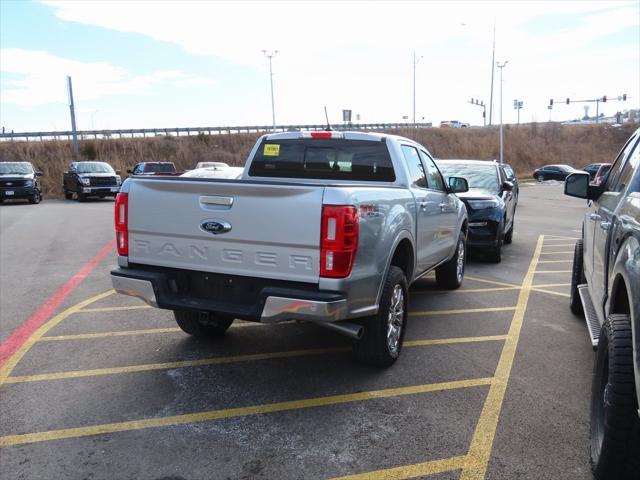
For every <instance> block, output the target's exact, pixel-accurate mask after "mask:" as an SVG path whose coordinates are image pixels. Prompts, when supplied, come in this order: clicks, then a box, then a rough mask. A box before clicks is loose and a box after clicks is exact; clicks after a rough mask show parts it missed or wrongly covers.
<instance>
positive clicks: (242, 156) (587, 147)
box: [0, 124, 636, 198]
mask: <svg viewBox="0 0 640 480" xmlns="http://www.w3.org/2000/svg"><path fill="white" fill-rule="evenodd" d="M635 128H636V125H630V124H627V125H625V126H623V127H620V128H613V127H611V126H608V125H565V126H563V125H557V124H551V125H549V124H532V125H523V126H520V127H515V126H508V127H506V128H505V161H507V162H508V163H510V164H512V165H513V166H514V167H515V169H516V171H517V172H518V173H519V176H520V177H523V178H524V177H527V176H530V175H531V171H532V170H533V169H534V168H536V167H538V166H540V165H544V164H549V163H568V164H570V165H573V166H575V167H582V166H585V165H587V164H589V163H595V162H607V161H612V160H613V159H614V157H615V155H616V154H617V152H618V150H619V149H620V148H621V147H622V145H623V144H624V142H625V141H626V139H627V138H629V136H630V135H631V134H632V133H633V131H634V130H635ZM388 133H394V134H398V135H403V136H405V137H408V138H412V139H414V140H416V141H417V142H419V143H421V144H423V145H425V146H426V147H427V148H428V149H429V151H430V152H431V153H432V154H433V155H435V156H436V157H437V158H475V159H482V160H491V159H494V158H498V156H499V139H498V129H497V128H496V127H490V128H472V129H453V128H428V129H417V130H415V129H412V128H408V129H400V130H394V131H390V132H388ZM259 136H260V134H257V133H253V134H230V135H211V136H208V135H198V136H191V137H171V136H166V137H164V136H163V137H155V138H118V139H105V140H84V141H82V142H81V150H82V151H83V152H89V151H91V150H94V151H95V154H96V156H97V158H96V159H97V160H101V161H105V162H108V163H110V164H111V165H112V166H113V167H114V168H115V169H117V170H122V172H125V171H126V170H127V169H128V168H131V167H132V166H133V165H134V164H135V163H137V162H140V161H145V160H147V161H171V162H174V163H175V164H176V166H177V167H178V169H179V170H184V169H188V168H193V166H194V165H195V164H196V163H197V162H202V161H220V162H226V163H228V164H230V165H236V166H242V165H244V162H245V160H246V158H247V156H248V154H249V151H250V150H251V147H252V146H253V144H254V143H255V141H256V139H257V138H258V137H259ZM72 157H73V154H72V149H71V144H70V142H68V141H45V142H2V143H0V161H28V162H31V163H33V164H34V165H35V166H36V168H38V169H40V170H42V171H43V172H44V174H45V175H44V177H43V178H42V185H43V193H44V195H45V196H47V197H49V198H53V197H58V198H59V197H61V196H62V189H61V186H62V172H64V171H65V170H66V169H67V167H68V165H69V163H70V162H71V160H72Z"/></svg>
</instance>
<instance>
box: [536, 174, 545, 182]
mask: <svg viewBox="0 0 640 480" xmlns="http://www.w3.org/2000/svg"><path fill="white" fill-rule="evenodd" d="M536 180H538V181H539V182H544V175H538V178H537V179H536Z"/></svg>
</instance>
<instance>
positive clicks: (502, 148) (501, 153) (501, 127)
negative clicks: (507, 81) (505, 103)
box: [496, 60, 509, 164]
mask: <svg viewBox="0 0 640 480" xmlns="http://www.w3.org/2000/svg"><path fill="white" fill-rule="evenodd" d="M507 63H509V60H505V61H504V62H502V64H500V62H496V66H497V67H498V68H499V69H500V164H503V163H504V127H503V124H502V70H503V69H504V67H506V66H507Z"/></svg>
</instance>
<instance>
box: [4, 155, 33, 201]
mask: <svg viewBox="0 0 640 480" xmlns="http://www.w3.org/2000/svg"><path fill="white" fill-rule="evenodd" d="M41 176H42V172H38V171H36V170H35V169H34V168H33V165H32V164H31V163H29V162H0V202H4V201H5V200H13V199H26V200H28V201H29V203H40V201H41V200H42V191H41V190H40V177H41Z"/></svg>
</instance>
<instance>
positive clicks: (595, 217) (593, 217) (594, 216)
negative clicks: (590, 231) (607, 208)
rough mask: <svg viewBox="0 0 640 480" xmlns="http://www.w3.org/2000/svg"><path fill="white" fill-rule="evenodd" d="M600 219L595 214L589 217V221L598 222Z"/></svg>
mask: <svg viewBox="0 0 640 480" xmlns="http://www.w3.org/2000/svg"><path fill="white" fill-rule="evenodd" d="M601 218H602V217H601V216H600V215H598V214H597V213H592V214H591V215H589V220H594V221H595V220H600V219H601Z"/></svg>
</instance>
